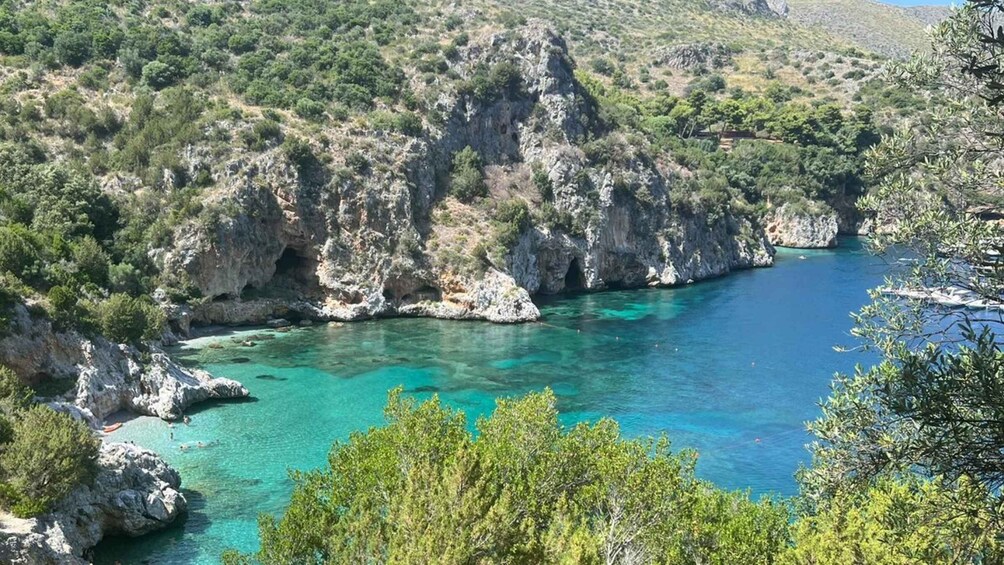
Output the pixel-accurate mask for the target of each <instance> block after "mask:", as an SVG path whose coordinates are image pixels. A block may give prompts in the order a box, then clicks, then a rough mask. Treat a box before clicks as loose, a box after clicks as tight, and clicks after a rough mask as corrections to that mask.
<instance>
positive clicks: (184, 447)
mask: <svg viewBox="0 0 1004 565" xmlns="http://www.w3.org/2000/svg"><path fill="white" fill-rule="evenodd" d="M178 449H180V450H182V451H185V450H186V449H188V446H187V445H185V444H184V443H183V444H181V445H179V446H178Z"/></svg>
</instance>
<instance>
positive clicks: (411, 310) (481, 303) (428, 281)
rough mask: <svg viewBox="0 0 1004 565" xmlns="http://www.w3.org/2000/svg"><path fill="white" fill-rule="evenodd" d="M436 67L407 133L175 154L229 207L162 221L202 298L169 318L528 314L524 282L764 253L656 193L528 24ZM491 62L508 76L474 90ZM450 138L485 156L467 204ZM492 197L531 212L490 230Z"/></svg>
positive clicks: (734, 260)
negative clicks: (457, 182)
mask: <svg viewBox="0 0 1004 565" xmlns="http://www.w3.org/2000/svg"><path fill="white" fill-rule="evenodd" d="M450 64H451V68H450V71H451V73H453V74H454V75H455V76H458V77H460V80H458V81H456V84H455V86H454V87H453V88H447V89H445V90H444V91H443V92H442V93H441V94H440V95H439V98H438V99H436V100H435V101H434V102H433V105H434V112H433V115H434V116H437V117H438V119H435V120H430V121H429V122H427V123H425V124H424V127H423V131H422V133H421V135H417V136H408V135H402V134H398V133H390V132H386V131H373V130H369V129H360V128H358V127H348V128H346V129H343V130H341V131H338V132H336V133H333V134H332V135H336V134H337V135H338V137H339V139H340V140H343V141H342V142H341V143H340V144H339V146H338V147H337V148H335V147H331V146H327V147H326V146H324V144H322V143H317V142H316V141H312V143H311V148H312V150H313V151H314V153H315V154H317V155H320V156H321V159H320V160H319V161H316V162H313V163H308V164H304V163H299V164H294V163H292V162H290V160H289V159H287V158H285V157H284V156H283V155H282V153H281V152H280V151H279V150H278V149H274V150H271V151H266V152H264V153H250V152H249V153H246V154H241V153H240V152H239V151H238V152H237V154H235V155H233V156H232V157H231V158H230V159H229V160H224V161H223V162H221V163H219V164H214V163H212V162H209V161H200V162H198V163H195V161H198V160H200V158H199V157H198V156H197V155H198V151H191V152H190V154H189V155H187V157H186V158H188V159H189V164H190V166H192V167H210V169H211V170H212V174H213V179H214V181H215V182H214V186H216V187H218V188H216V189H215V190H214V192H213V193H212V195H211V196H210V197H209V199H208V201H207V202H208V203H209V204H210V205H212V206H216V207H217V208H219V209H221V210H228V211H229V212H228V213H227V214H224V215H221V217H220V218H219V221H218V222H215V223H213V224H212V225H206V224H205V223H204V222H203V223H199V222H190V223H187V224H185V225H182V226H180V227H179V228H178V230H177V232H176V234H175V239H174V244H173V245H172V246H171V247H170V248H169V249H166V250H164V251H163V252H162V253H161V254H160V255H159V257H160V259H161V261H162V264H163V268H164V271H165V272H172V273H179V274H180V276H182V277H184V278H185V279H186V282H187V283H190V284H191V285H194V286H195V287H197V288H198V289H199V291H200V292H201V294H202V295H203V296H205V297H206V298H205V299H203V300H202V301H201V302H199V303H195V304H193V305H191V307H190V309H185V310H184V315H183V316H174V317H173V319H174V321H175V327H176V329H179V330H181V331H185V329H186V328H187V324H188V323H202V324H213V323H247V322H252V323H260V322H262V321H265V320H267V319H268V318H271V317H276V316H284V317H291V316H292V317H303V318H314V319H328V320H355V319H361V318H368V317H376V316H391V315H419V316H436V317H443V318H474V319H487V320H492V321H497V322H519V321H527V320H533V319H536V318H537V317H538V316H539V313H538V312H537V309H536V307H535V306H534V305H533V303H532V302H531V300H530V297H531V295H532V294H535V293H555V292H561V291H565V290H599V289H604V288H611V287H638V286H645V285H674V284H682V283H685V282H689V281H693V280H698V279H701V278H706V277H711V276H717V275H721V274H724V273H727V272H729V271H730V270H732V269H737V268H749V267H757V266H766V265H770V264H771V262H772V253H773V250H772V248H771V247H770V244H769V243H768V241H767V239H766V236H765V235H764V233H763V231H762V230H761V229H760V228H759V227H758V225H757V224H756V222H755V221H752V220H751V219H749V218H744V217H739V216H735V215H732V214H725V215H723V216H720V217H711V218H709V215H708V214H706V213H705V212H704V211H703V210H700V209H696V210H695V209H689V208H687V207H686V206H681V205H680V203H678V202H677V203H673V202H671V199H670V196H669V193H670V189H671V188H672V186H673V185H674V183H677V182H680V178H681V175H686V174H687V171H681V170H679V169H678V168H674V167H673V166H670V165H665V164H663V163H662V162H661V161H660V159H658V158H655V157H653V156H652V155H649V154H646V152H645V151H644V150H643V149H639V148H637V147H635V146H633V145H632V144H631V143H629V142H628V141H625V140H624V139H621V138H619V137H618V136H617V134H608V133H606V132H604V131H603V125H602V123H600V120H599V119H598V117H597V115H596V110H595V106H594V103H593V102H592V100H591V98H590V97H589V96H588V95H587V94H586V93H585V91H584V89H583V88H582V87H581V85H580V84H579V83H578V81H577V80H576V78H575V75H574V72H573V64H572V62H571V61H570V59H569V57H568V53H567V48H566V46H565V43H564V41H563V40H562V39H561V38H560V37H559V36H558V35H556V34H555V33H554V32H553V31H552V30H551V29H550V28H548V27H547V26H546V25H544V24H541V23H539V22H532V23H531V24H529V25H528V26H526V27H524V28H521V29H518V30H515V31H510V32H504V33H495V34H489V35H487V36H485V37H483V38H480V40H478V41H475V42H472V44H471V45H469V46H464V47H462V48H460V49H459V50H458V54H457V56H456V57H455V58H454V60H453V61H452V62H451V63H450ZM505 65H508V66H509V67H508V68H515V69H516V70H517V71H518V77H516V80H515V81H509V82H507V83H505V84H496V85H495V87H494V88H493V89H492V90H490V91H489V90H486V89H484V88H481V89H479V87H477V85H478V84H479V83H478V82H477V81H478V80H481V79H483V78H484V76H485V75H486V74H489V75H490V73H492V72H494V71H493V70H494V69H498V68H501V67H502V66H505ZM471 85H475V86H471ZM329 137H330V136H329ZM465 147H471V148H473V149H474V150H475V151H476V152H477V153H478V155H479V156H480V158H481V160H482V161H483V162H484V164H485V176H486V181H487V184H488V187H489V192H490V193H489V195H488V197H487V198H485V199H484V200H483V201H480V202H473V203H463V202H460V201H458V200H457V199H456V198H453V197H452V196H450V195H449V192H448V186H449V175H450V167H451V161H452V157H453V155H454V154H455V153H456V152H457V151H459V150H461V149H463V148H465ZM322 163H323V164H322ZM340 165H344V166H340ZM542 175H543V176H542ZM543 178H546V182H543V184H544V185H546V187H542V186H541V184H542V179H543ZM507 201H521V202H523V203H525V204H526V205H527V207H528V209H529V210H530V211H531V213H532V214H531V215H532V218H533V220H532V222H530V223H529V225H523V226H520V233H518V234H517V235H518V237H517V238H516V240H515V242H509V243H507V244H506V245H500V244H499V238H498V237H497V235H496V232H497V231H498V229H499V228H498V227H497V226H496V221H495V219H496V218H495V214H497V209H498V207H499V206H500V205H501V203H503V202H507ZM544 210H546V211H547V212H548V213H549V214H550V216H549V217H550V219H548V218H547V217H545V216H546V215H545V214H543V211H544ZM554 218H559V219H560V218H564V219H566V221H559V220H555V219H554ZM567 219H571V220H572V221H567Z"/></svg>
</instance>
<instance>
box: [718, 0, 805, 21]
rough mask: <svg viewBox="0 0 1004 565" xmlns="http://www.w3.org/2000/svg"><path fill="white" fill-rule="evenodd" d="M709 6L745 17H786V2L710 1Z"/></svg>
mask: <svg viewBox="0 0 1004 565" xmlns="http://www.w3.org/2000/svg"><path fill="white" fill-rule="evenodd" d="M711 6H712V8H715V9H717V10H722V11H726V12H737V13H740V14H745V15H747V16H761V17H781V18H783V17H785V16H787V15H788V3H787V1H786V0H712V2H711Z"/></svg>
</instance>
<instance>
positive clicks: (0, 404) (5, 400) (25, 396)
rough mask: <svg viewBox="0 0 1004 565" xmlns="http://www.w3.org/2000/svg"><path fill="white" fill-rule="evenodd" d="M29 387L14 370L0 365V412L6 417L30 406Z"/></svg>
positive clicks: (30, 395) (30, 394)
mask: <svg viewBox="0 0 1004 565" xmlns="http://www.w3.org/2000/svg"><path fill="white" fill-rule="evenodd" d="M32 396H33V395H32V393H31V389H30V388H28V387H27V386H25V385H24V384H23V383H22V382H21V379H19V378H18V377H17V375H16V374H15V373H14V371H12V370H10V369H9V368H7V367H4V366H3V365H0V414H3V415H6V416H8V417H10V416H12V415H14V414H15V413H17V412H19V411H21V410H24V409H26V408H28V407H29V406H31V398H32Z"/></svg>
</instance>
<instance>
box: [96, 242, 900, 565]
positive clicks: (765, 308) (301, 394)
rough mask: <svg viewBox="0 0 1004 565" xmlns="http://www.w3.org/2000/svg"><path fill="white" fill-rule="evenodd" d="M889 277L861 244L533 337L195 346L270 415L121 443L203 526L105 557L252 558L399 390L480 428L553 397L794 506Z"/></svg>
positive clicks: (201, 417) (508, 330) (242, 415)
mask: <svg viewBox="0 0 1004 565" xmlns="http://www.w3.org/2000/svg"><path fill="white" fill-rule="evenodd" d="M884 273H885V266H884V263H883V262H882V261H881V260H879V259H876V258H874V257H871V256H869V255H868V254H867V253H865V252H864V251H862V249H861V245H860V242H859V241H857V240H854V239H850V240H844V241H843V242H842V247H841V248H840V249H838V250H836V251H781V252H780V253H779V255H778V257H777V264H776V266H775V267H774V268H771V269H760V270H755V271H746V272H740V273H736V274H733V275H730V276H728V277H725V278H721V279H717V280H714V281H708V282H704V283H700V284H696V285H692V286H689V287H685V288H678V289H659V290H633V291H624V292H608V293H599V294H588V295H580V296H575V297H568V298H562V299H555V300H549V301H546V302H543V303H542V304H541V311H542V314H543V321H542V322H541V323H536V324H526V325H519V326H500V325H493V324H487V323H478V322H450V321H439V320H426V319H396V320H381V321H373V322H362V323H355V324H346V325H342V326H319V327H314V328H308V329H301V330H296V331H293V332H290V333H286V334H276V337H275V339H273V340H269V341H262V342H260V344H259V345H257V346H255V347H253V348H245V347H240V346H239V345H237V344H236V343H234V340H233V339H231V338H224V339H223V340H222V341H219V340H218V343H222V344H223V345H224V348H223V349H216V348H209V347H204V346H205V345H206V343H207V342H206V341H202V342H196V343H193V344H192V346H191V347H189V348H188V349H186V350H183V351H181V352H180V353H179V355H181V356H182V357H183V358H184V359H185V360H186V362H189V363H192V364H197V365H198V366H201V367H203V368H206V369H208V370H209V371H211V372H213V373H215V374H217V375H221V376H228V377H232V378H236V379H238V380H240V381H242V382H243V383H245V384H246V385H247V387H248V388H249V389H250V390H251V392H252V394H253V395H254V397H255V399H256V402H249V403H240V404H220V405H215V406H208V407H203V408H201V409H199V410H198V411H197V412H194V413H193V414H192V423H191V425H190V426H184V425H180V426H177V427H175V429H174V436H175V438H174V440H171V439H170V438H169V430H168V428H167V426H166V424H164V423H163V422H160V421H158V420H155V419H150V418H141V419H137V420H134V421H132V422H130V423H129V424H127V425H126V426H125V427H124V428H123V429H122V430H120V431H119V432H116V437H115V439H116V440H133V441H135V442H136V443H138V444H140V445H144V446H147V447H150V448H152V449H154V450H156V451H158V452H160V453H162V454H163V455H164V457H165V458H166V459H167V460H168V461H169V462H170V463H171V464H172V465H174V466H175V467H176V468H178V469H179V470H180V471H181V473H182V476H183V477H184V481H185V485H184V486H185V488H186V489H187V490H186V494H187V496H188V498H189V500H190V501H191V502H192V512H191V515H190V517H189V518H188V520H187V521H186V522H185V523H184V524H182V525H179V526H177V527H174V528H172V529H170V530H168V531H166V532H161V533H157V534H153V535H151V536H147V537H145V538H142V539H139V540H111V541H108V542H105V543H103V544H102V545H101V546H99V548H98V551H97V555H96V557H97V559H98V562H99V563H112V562H114V561H116V560H119V561H121V562H123V563H137V562H143V561H146V562H149V563H195V562H198V563H203V562H205V563H213V562H216V561H217V560H218V557H219V554H220V552H221V551H222V550H223V549H225V548H227V547H235V548H238V549H241V550H245V551H246V550H252V549H255V548H256V547H257V537H256V525H255V519H256V516H257V515H258V514H259V513H261V512H272V513H279V512H281V511H282V509H283V507H284V506H285V504H286V503H287V501H288V496H289V493H290V489H291V483H290V481H289V479H288V477H287V474H286V473H287V469H290V468H294V469H308V468H314V467H318V466H321V465H323V464H324V462H325V455H326V454H327V451H328V449H329V447H330V445H331V443H332V441H334V440H336V439H341V438H345V437H346V436H347V435H348V434H349V433H350V432H351V431H353V430H360V429H365V428H366V427H368V426H373V425H379V424H380V423H381V421H382V417H381V409H382V407H383V404H384V401H385V400H386V394H387V391H388V389H390V388H393V387H395V386H397V385H403V386H404V387H405V389H406V390H407V391H411V393H412V394H415V395H417V396H419V397H428V396H429V395H431V394H432V393H433V392H438V393H439V394H440V395H441V397H442V398H443V399H444V400H445V401H447V402H448V403H450V404H452V405H454V406H457V407H460V408H462V409H464V410H466V411H467V412H468V415H469V416H470V417H471V420H472V421H473V417H474V416H476V415H480V414H484V413H486V412H489V411H490V410H491V409H492V407H493V403H494V399H495V398H496V397H498V396H511V395H516V394H521V393H524V392H526V391H530V390H540V389H542V388H543V387H551V388H552V389H553V390H554V391H555V393H556V394H557V395H558V397H559V409H560V410H561V411H562V413H563V418H564V421H566V422H568V423H573V422H577V421H581V420H595V419H596V418H599V417H601V416H611V417H613V418H615V419H617V420H618V421H619V422H620V424H621V428H622V431H623V432H624V433H625V434H626V435H631V436H637V435H655V434H661V433H667V434H668V435H669V436H670V438H671V439H672V441H673V443H674V445H675V446H677V447H691V448H694V449H696V450H697V451H698V453H699V460H698V473H699V475H701V476H702V477H705V478H707V479H710V480H712V481H714V482H716V483H717V484H718V485H720V486H723V487H727V488H731V489H750V490H752V491H753V493H754V494H779V495H792V494H795V491H796V485H795V481H794V478H793V473H794V472H795V470H796V469H797V467H798V466H799V464H800V463H803V462H806V460H807V452H806V450H805V447H804V445H805V443H806V442H807V441H808V440H809V437H808V435H807V434H806V433H805V431H804V423H805V422H806V421H807V420H811V419H813V418H815V417H817V415H818V412H819V409H818V402H819V401H820V399H822V398H824V397H825V396H826V395H827V392H828V385H829V382H830V380H831V377H832V375H833V374H834V373H835V372H837V371H845V372H846V371H851V370H853V367H854V365H855V364H856V363H866V362H870V361H871V359H870V358H868V357H866V356H865V354H862V353H838V352H836V351H835V350H834V346H847V345H850V346H853V345H856V342H855V341H854V339H853V338H852V337H851V336H850V335H849V330H850V329H851V326H852V321H851V319H850V317H849V313H850V312H852V311H855V310H857V309H858V308H859V307H861V306H862V305H863V304H865V303H866V302H867V300H868V296H867V292H866V291H867V289H868V288H871V287H874V286H877V285H879V284H880V283H881V282H882V275H883V274H884ZM258 333H262V332H258ZM758 439H759V441H757V440H758ZM200 441H201V442H203V444H204V445H206V447H202V448H199V447H197V442H200ZM183 443H184V444H187V445H189V446H191V447H190V448H189V449H186V450H182V449H181V448H180V446H181V444H183Z"/></svg>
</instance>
